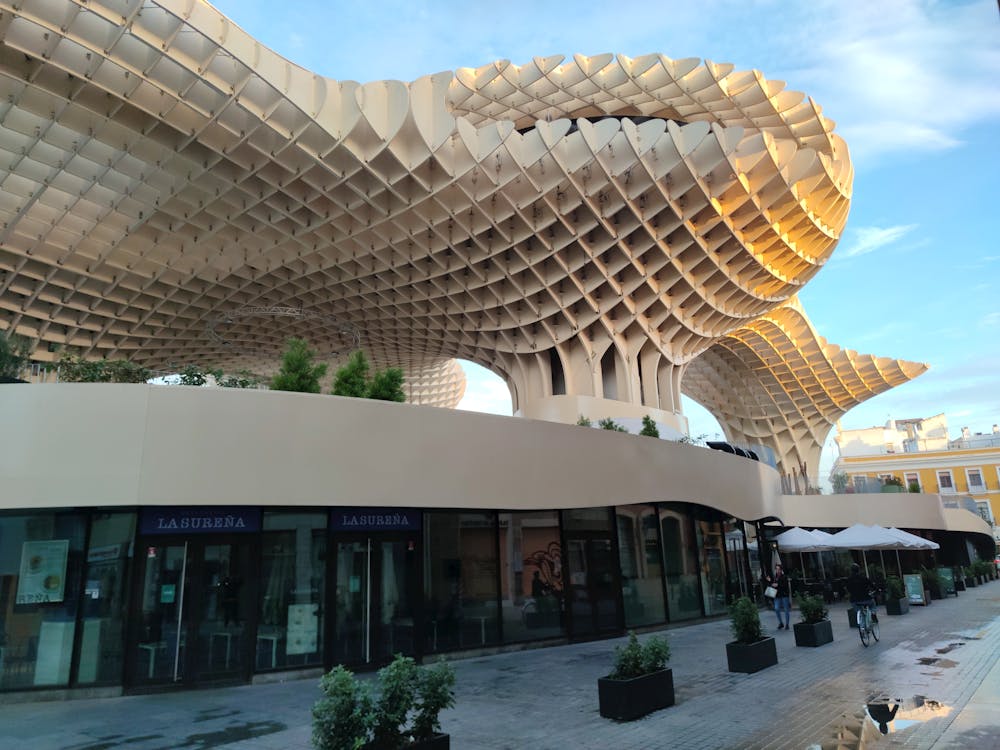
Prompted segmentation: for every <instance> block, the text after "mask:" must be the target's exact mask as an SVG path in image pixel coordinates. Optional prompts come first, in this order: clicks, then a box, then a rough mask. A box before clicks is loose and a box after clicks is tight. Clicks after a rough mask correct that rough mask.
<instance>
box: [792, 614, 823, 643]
mask: <svg viewBox="0 0 1000 750" xmlns="http://www.w3.org/2000/svg"><path fill="white" fill-rule="evenodd" d="M792 629H793V630H794V631H795V645H796V646H810V647H813V646H822V645H824V644H826V643H833V623H832V622H830V621H829V620H820V621H819V622H797V623H795V624H794V625H793V626H792Z"/></svg>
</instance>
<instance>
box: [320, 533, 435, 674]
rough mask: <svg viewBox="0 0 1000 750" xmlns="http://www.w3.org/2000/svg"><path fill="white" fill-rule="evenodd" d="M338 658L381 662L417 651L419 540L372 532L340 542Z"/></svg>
mask: <svg viewBox="0 0 1000 750" xmlns="http://www.w3.org/2000/svg"><path fill="white" fill-rule="evenodd" d="M336 566H337V571H336V603H335V610H336V611H335V618H334V620H335V624H334V628H335V636H334V644H335V647H334V661H335V662H336V663H342V664H352V665H358V666H365V665H372V666H377V665H379V664H384V663H387V662H388V661H390V660H391V659H392V657H393V655H394V654H397V653H402V654H406V655H412V654H415V653H416V646H417V637H416V632H415V631H416V617H415V616H414V614H415V613H414V608H415V603H416V601H417V599H418V592H419V580H420V579H419V571H418V558H417V555H416V540H415V539H412V538H401V539H395V538H394V539H385V538H381V537H376V536H371V537H364V538H359V539H352V540H341V541H338V542H337V544H336Z"/></svg>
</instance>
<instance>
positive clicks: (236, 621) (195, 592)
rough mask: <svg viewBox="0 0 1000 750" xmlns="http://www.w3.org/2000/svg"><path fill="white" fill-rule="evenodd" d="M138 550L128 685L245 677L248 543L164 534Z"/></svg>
mask: <svg viewBox="0 0 1000 750" xmlns="http://www.w3.org/2000/svg"><path fill="white" fill-rule="evenodd" d="M140 549H141V551H142V552H141V559H140V560H139V568H140V570H139V576H138V581H137V600H136V601H137V606H136V608H135V610H134V611H136V610H137V611H138V615H139V616H138V618H137V620H136V621H135V622H134V623H133V627H132V630H131V634H130V639H129V649H128V651H129V655H130V659H129V663H130V676H131V680H130V684H131V685H133V686H137V687H139V686H145V685H169V684H186V685H190V684H194V683H203V682H212V681H229V680H233V681H235V680H247V679H249V676H250V668H251V648H250V645H251V644H250V634H251V633H252V632H253V623H252V622H251V618H252V616H253V603H254V602H255V601H256V591H255V590H254V589H255V586H254V580H253V577H252V576H249V575H248V572H249V571H251V570H252V569H253V568H252V567H251V560H250V549H251V544H250V542H249V541H247V540H245V539H241V540H216V539H188V540H183V541H181V540H176V541H175V540H173V539H171V540H170V541H169V543H163V542H158V541H153V542H149V543H147V544H145V545H144V546H143V547H141V548H140Z"/></svg>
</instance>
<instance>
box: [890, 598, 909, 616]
mask: <svg viewBox="0 0 1000 750" xmlns="http://www.w3.org/2000/svg"><path fill="white" fill-rule="evenodd" d="M909 611H910V600H909V599H906V598H903V599H886V600H885V613H886V614H887V615H905V614H907V613H908V612H909Z"/></svg>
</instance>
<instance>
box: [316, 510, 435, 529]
mask: <svg viewBox="0 0 1000 750" xmlns="http://www.w3.org/2000/svg"><path fill="white" fill-rule="evenodd" d="M420 520H421V511H419V510H415V509H413V508H332V509H331V510H330V528H331V529H332V530H333V531H419V530H420Z"/></svg>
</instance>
